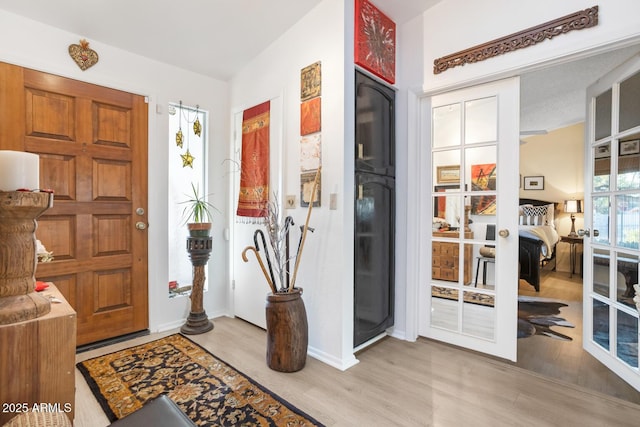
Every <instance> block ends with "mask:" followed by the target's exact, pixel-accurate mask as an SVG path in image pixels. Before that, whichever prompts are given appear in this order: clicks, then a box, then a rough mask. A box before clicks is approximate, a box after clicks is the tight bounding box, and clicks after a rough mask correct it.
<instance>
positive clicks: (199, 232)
mask: <svg viewBox="0 0 640 427" xmlns="http://www.w3.org/2000/svg"><path fill="white" fill-rule="evenodd" d="M187 228H188V229H189V235H190V236H191V237H208V236H209V235H210V234H211V223H210V222H190V223H188V224H187Z"/></svg>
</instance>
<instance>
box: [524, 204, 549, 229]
mask: <svg viewBox="0 0 640 427" xmlns="http://www.w3.org/2000/svg"><path fill="white" fill-rule="evenodd" d="M548 210H549V206H548V205H544V206H531V205H525V206H523V207H522V216H520V225H547V211H548Z"/></svg>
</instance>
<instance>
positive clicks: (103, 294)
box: [93, 269, 131, 313]
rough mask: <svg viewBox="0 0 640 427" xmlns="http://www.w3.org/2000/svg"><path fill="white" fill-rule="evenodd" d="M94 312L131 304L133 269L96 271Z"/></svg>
mask: <svg viewBox="0 0 640 427" xmlns="http://www.w3.org/2000/svg"><path fill="white" fill-rule="evenodd" d="M93 283H94V285H95V289H94V292H93V294H94V306H93V311H94V313H101V312H107V311H112V310H116V309H122V308H126V307H130V306H131V271H130V270H126V269H122V270H111V271H98V272H95V273H94V280H93Z"/></svg>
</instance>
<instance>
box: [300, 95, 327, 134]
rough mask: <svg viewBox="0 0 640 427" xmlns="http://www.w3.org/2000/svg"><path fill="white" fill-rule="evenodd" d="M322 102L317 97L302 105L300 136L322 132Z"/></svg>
mask: <svg viewBox="0 0 640 427" xmlns="http://www.w3.org/2000/svg"><path fill="white" fill-rule="evenodd" d="M321 100H322V97H320V96H317V97H315V98H313V99H310V100H308V101H304V102H302V103H301V104H300V135H302V136H304V135H309V134H311V133H315V132H320V129H321V128H322V119H321V117H322V116H321V108H320V107H321Z"/></svg>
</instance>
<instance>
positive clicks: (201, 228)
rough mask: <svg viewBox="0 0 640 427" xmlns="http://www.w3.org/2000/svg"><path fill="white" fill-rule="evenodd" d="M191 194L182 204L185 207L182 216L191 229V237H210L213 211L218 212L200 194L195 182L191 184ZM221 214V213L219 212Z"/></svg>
mask: <svg viewBox="0 0 640 427" xmlns="http://www.w3.org/2000/svg"><path fill="white" fill-rule="evenodd" d="M191 190H192V193H191V194H187V195H186V196H187V197H188V199H187V200H184V201H182V202H180V204H183V205H185V207H184V209H183V211H182V216H183V218H184V222H185V223H186V224H187V227H188V228H189V235H191V236H193V237H202V236H208V235H209V233H210V232H211V217H212V215H211V213H212V212H211V211H212V209H214V210H216V211H218V209H217V208H216V207H215V206H213V205H212V204H211V203H210V202H209V201H208V200H206V197H205V196H204V195H201V194H200V189H199V187H198V186H197V185H195V184H194V183H193V182H192V183H191ZM218 212H219V211H218Z"/></svg>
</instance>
